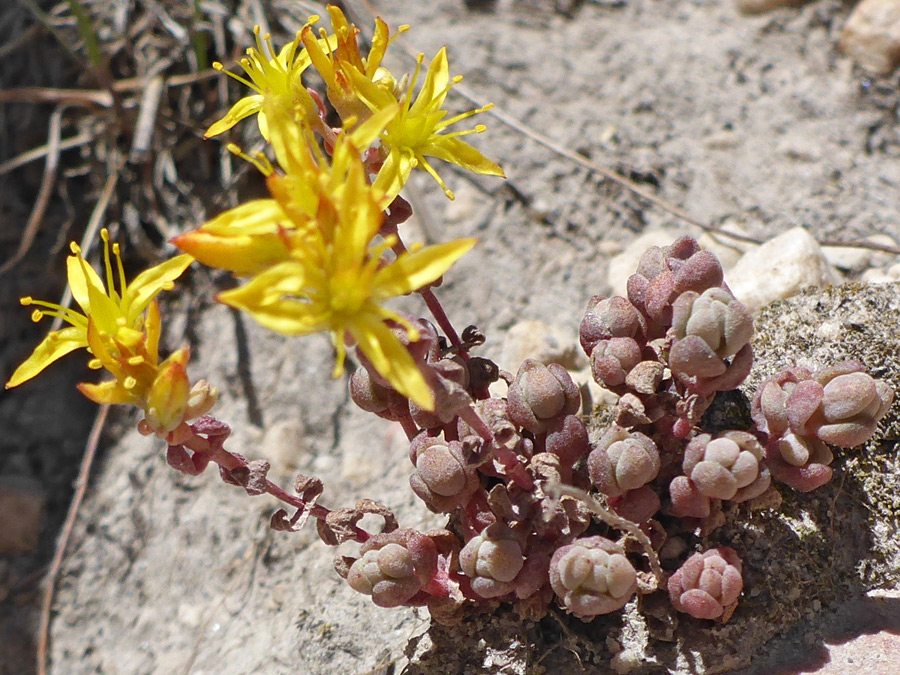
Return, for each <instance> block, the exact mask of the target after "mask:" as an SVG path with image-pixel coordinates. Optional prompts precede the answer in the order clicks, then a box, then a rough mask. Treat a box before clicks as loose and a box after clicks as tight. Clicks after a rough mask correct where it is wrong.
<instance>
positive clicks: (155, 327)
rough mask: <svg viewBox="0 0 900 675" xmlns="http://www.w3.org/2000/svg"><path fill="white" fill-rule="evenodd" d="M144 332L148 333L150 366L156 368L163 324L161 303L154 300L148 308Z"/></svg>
mask: <svg viewBox="0 0 900 675" xmlns="http://www.w3.org/2000/svg"><path fill="white" fill-rule="evenodd" d="M144 330H145V331H146V333H147V341H146V346H147V356H148V357H149V359H150V365H152V366H155V365H156V363H157V361H158V360H159V335H160V332H161V324H160V320H159V303H158V302H156V300H155V299H154V300H152V301H151V302H150V304H149V305H148V307H147V318H146V319H145V320H144Z"/></svg>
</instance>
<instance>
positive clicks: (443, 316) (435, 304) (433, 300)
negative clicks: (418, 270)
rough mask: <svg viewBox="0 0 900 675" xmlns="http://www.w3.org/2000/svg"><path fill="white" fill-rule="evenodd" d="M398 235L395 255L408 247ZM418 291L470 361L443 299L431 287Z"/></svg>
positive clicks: (455, 345) (393, 249) (445, 330)
mask: <svg viewBox="0 0 900 675" xmlns="http://www.w3.org/2000/svg"><path fill="white" fill-rule="evenodd" d="M396 237H397V241H396V243H394V245H393V246H392V247H391V250H392V251H393V252H394V254H395V255H398V256H400V255H402V254H404V253H406V252H407V249H406V246H405V245H404V243H403V242H402V241H401V240H400V235H399V233H397V234H396ZM416 293H418V294H419V295H421V296H422V300H424V301H425V306H426V307H428V311H429V312H431V316H433V317H434V320H435V322H436V323H437V325H438V326H439V327H440V329H441V330H442V331H444V334H445V335H446V336H447V339H448V340H449V341H450V344H451V345H452V346H453V347H454V349H455V350H456V351H457V353H458V354H459V356H460V358H462V359H463V360H464V361H468V360H469V353H468V351H466V350H465V349H464V348H463V344H462V340H460V339H459V333H457V332H456V329H455V328H454V327H453V324H452V323H450V319H449V317H448V316H447V313H446V312H445V311H444V308H443V306H442V305H441V301H440V300H438V298H437V296H436V295H435V294H434V291H432V290H431V288H430V287H425V288H420V289H419V290H418V291H416Z"/></svg>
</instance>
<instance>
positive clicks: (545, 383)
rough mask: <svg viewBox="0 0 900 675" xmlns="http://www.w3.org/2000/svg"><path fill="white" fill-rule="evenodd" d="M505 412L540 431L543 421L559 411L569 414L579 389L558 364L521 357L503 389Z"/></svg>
mask: <svg viewBox="0 0 900 675" xmlns="http://www.w3.org/2000/svg"><path fill="white" fill-rule="evenodd" d="M507 401H508V405H509V416H510V418H511V419H512V420H513V421H514V422H515V423H517V424H519V425H521V426H523V427H525V428H526V429H528V430H529V431H531V432H532V433H535V434H540V433H544V432H545V431H546V430H547V423H548V422H549V421H550V420H552V419H553V418H555V417H557V416H559V415H571V414H573V413H576V412H578V409H579V408H580V407H581V393H580V392H579V391H578V387H577V386H576V385H575V383H574V382H573V381H572V377H571V376H570V375H569V373H568V372H567V371H566V369H565V368H563V367H562V366H560V365H558V364H556V363H551V364H550V365H549V366H545V365H544V364H543V363H540V362H539V361H535V360H534V359H525V361H523V362H522V365H521V366H519V372H518V373H517V374H516V380H515V382H513V383H512V384H510V385H509V392H508V393H507Z"/></svg>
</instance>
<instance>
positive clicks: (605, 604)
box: [550, 536, 637, 619]
mask: <svg viewBox="0 0 900 675" xmlns="http://www.w3.org/2000/svg"><path fill="white" fill-rule="evenodd" d="M550 586H551V588H553V592H554V593H556V596H557V597H558V598H559V601H560V604H561V605H562V606H563V607H564V608H565V609H566V610H567V611H569V612H571V613H572V614H574V615H575V616H577V617H579V618H581V619H590V618H593V617H595V616H597V615H599V614H609V613H610V612H614V611H616V610H617V609H621V608H622V607H623V606H624V605H625V603H627V602H628V600H630V599H631V597H632V596H633V595H634V592H635V591H636V590H637V573H636V572H635V570H634V567H633V566H632V564H631V563H630V562H629V561H628V558H626V557H625V551H624V550H623V549H622V547H620V546H619V545H618V544H616V543H614V542H612V541H610V540H609V539H605V538H603V537H599V536H598V537H586V538H584V539H576V540H575V541H574V542H572V543H571V544H567V545H566V546H561V547H560V548H558V549H556V551H555V552H554V553H553V557H552V558H551V559H550Z"/></svg>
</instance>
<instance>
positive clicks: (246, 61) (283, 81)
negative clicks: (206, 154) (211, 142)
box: [204, 16, 335, 140]
mask: <svg viewBox="0 0 900 675" xmlns="http://www.w3.org/2000/svg"><path fill="white" fill-rule="evenodd" d="M318 20H319V17H317V16H311V17H310V18H309V21H308V22H307V24H306V28H309V27H310V26H312V25H313V24H314V23H316V22H317V21H318ZM259 30H260V29H259V26H256V27H255V28H254V29H253V32H254V35H255V36H256V48H255V49H254V48H253V47H250V48H248V49H247V57H246V58H243V59H241V61H240V66H241V68H243V69H244V72H245V73H246V74H247V76H248V77H249V79H247V78H245V77H241V76H240V75H235V74H234V73H231V72H228V71H227V70H224V66H223V65H222V64H221V63H218V62H216V63H213V68H215V69H216V70H218V71H220V72H225V74H226V75H229V76H230V77H233V78H234V79H235V80H237V81H238V82H240V83H241V84H245V85H246V86H248V87H250V89H252V90H253V91H255V92H256V93H255V94H251V95H250V96H245V97H244V98H242V99H240V100H239V101H238V102H237V103H235V104H234V105H233V106H232V107H231V109H230V110H229V111H228V112H227V113H226V114H225V116H224V117H223V118H222V119H220V120H219V121H217V122H216V123H214V124H213V125H212V126H211V127H210V128H209V129H207V131H206V134H204V138H211V137H212V136H218V135H219V134H221V133H223V132H225V131H228V130H229V129H231V127H233V126H234V125H235V124H237V123H238V122H240V121H241V120H242V119H244V118H246V117H249V116H250V115H254V114H255V115H257V118H256V121H257V123H258V124H259V131H260V133H261V134H262V135H263V138H265V139H266V140H268V139H269V131H268V124H267V121H266V114H265V112H264V111H263V109H262V102H263V97H264V96H265V95H266V94H267V93H269V94H271V95H272V96H274V98H275V100H277V104H278V105H279V106H280V107H282V108H284V109H286V110H289V111H292V112H293V111H299V112H300V113H301V114H302V116H303V117H305V118H306V119H307V120H308V122H309V123H310V124H316V125H318V124H322V122H321V120H320V119H319V116H318V110H317V108H316V104H315V102H314V101H313V99H312V97H311V96H310V94H309V92H308V91H306V88H305V87H304V86H303V81H302V79H301V75H302V74H303V71H304V70H306V69H307V68H308V67H309V65H310V63H311V61H310V58H309V54H308V52H307V50H306V49H301V50H300V51H299V52H298V51H297V48H298V47H299V46H300V32H299V31H298V33H297V36H296V37H295V38H294V40H293V42H290V43H289V44H287V45H285V46H284V47H283V48H282V49H281V51H280V52H279V53H278V55H277V56H275V57H274V58H267V57H266V47H267V48H268V53H269V54H274V53H275V49H274V47H273V46H272V41H271V39H270V38H269V36H268V35H266V36H264V37H262V38H261V37H260V34H259ZM264 44H265V47H264V46H263V45H264ZM315 44H316V46H317V47H318V48H319V49H322V46H321V45H320V44H319V42H318V41H315ZM334 44H335V37H334V36H332V37H331V38H328V39H326V40H324V45H325V46H326V48H330V46H333V45H334Z"/></svg>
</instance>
